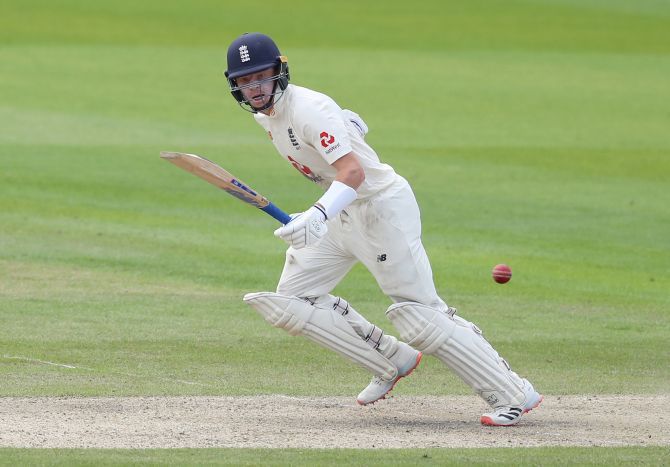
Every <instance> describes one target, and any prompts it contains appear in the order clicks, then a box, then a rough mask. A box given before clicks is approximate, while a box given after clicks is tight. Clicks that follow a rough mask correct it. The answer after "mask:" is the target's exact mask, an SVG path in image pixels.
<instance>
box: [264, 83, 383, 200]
mask: <svg viewBox="0 0 670 467" xmlns="http://www.w3.org/2000/svg"><path fill="white" fill-rule="evenodd" d="M254 117H255V119H256V121H257V122H258V123H259V124H260V125H261V126H262V127H263V128H264V129H265V131H266V132H268V134H269V136H270V139H271V140H272V143H273V144H274V146H275V147H276V148H277V151H279V154H280V155H281V156H282V157H283V158H284V159H286V160H287V161H289V162H290V163H291V164H292V165H293V167H295V168H296V169H297V170H298V171H300V173H301V174H303V175H304V176H305V177H307V178H309V179H310V180H311V181H313V182H315V183H317V184H319V185H320V186H321V187H322V188H323V189H324V190H327V189H328V187H330V184H331V183H332V182H333V180H335V175H336V174H337V170H336V169H335V168H334V167H333V166H332V165H331V164H332V163H333V162H335V161H336V160H337V159H339V158H340V157H342V156H344V155H345V154H348V153H349V152H351V151H354V152H355V153H356V154H357V155H358V160H359V162H360V164H361V166H362V167H363V169H364V171H365V181H364V182H363V184H362V185H361V186H360V187H358V189H357V190H356V191H357V193H358V199H359V200H361V199H365V198H368V197H370V196H372V195H374V194H375V193H377V192H379V191H380V190H383V189H384V188H386V187H388V186H390V185H391V184H392V183H393V182H394V180H395V176H396V174H395V171H394V170H393V168H392V167H391V166H390V165H388V164H383V163H381V162H380V161H379V156H377V153H375V151H374V150H373V149H372V148H371V147H370V146H368V144H367V143H366V142H365V140H364V139H363V137H362V136H361V133H360V130H359V129H358V128H356V127H355V126H354V124H353V123H351V121H350V120H349V118H347V117H346V114H345V113H344V112H343V110H342V109H341V108H340V107H339V106H338V105H337V104H336V103H335V101H333V100H332V99H331V98H330V97H328V96H326V95H325V94H321V93H319V92H316V91H312V90H310V89H307V88H303V87H300V86H295V85H293V84H289V85H288V87H287V89H286V90H285V91H284V94H283V95H282V96H281V98H280V99H279V100H278V101H277V102H276V103H275V105H274V107H273V113H272V114H271V115H269V116H268V115H265V114H262V113H257V114H254Z"/></svg>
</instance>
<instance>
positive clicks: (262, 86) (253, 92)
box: [237, 68, 276, 108]
mask: <svg viewBox="0 0 670 467" xmlns="http://www.w3.org/2000/svg"><path fill="white" fill-rule="evenodd" d="M275 76H276V72H275V69H274V68H268V69H267V70H262V71H259V72H257V73H251V74H250V75H244V76H240V77H239V78H237V85H238V86H239V87H240V91H242V95H243V96H244V99H245V100H246V101H247V102H249V104H251V105H252V106H253V107H256V108H261V107H263V106H264V105H265V104H267V103H268V102H270V99H272V92H273V91H274V85H275V80H274V79H273V78H274V77H275Z"/></svg>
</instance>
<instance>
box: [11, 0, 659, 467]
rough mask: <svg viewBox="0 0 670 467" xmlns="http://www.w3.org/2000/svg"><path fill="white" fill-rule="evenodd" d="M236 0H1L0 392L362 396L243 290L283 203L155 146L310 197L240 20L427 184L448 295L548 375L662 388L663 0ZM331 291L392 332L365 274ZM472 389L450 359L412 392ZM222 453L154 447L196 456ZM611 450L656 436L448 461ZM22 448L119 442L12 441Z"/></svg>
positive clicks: (547, 378) (630, 388) (299, 206)
mask: <svg viewBox="0 0 670 467" xmlns="http://www.w3.org/2000/svg"><path fill="white" fill-rule="evenodd" d="M224 3H227V2H216V1H197V2H189V3H188V5H187V4H186V3H177V2H175V3H170V4H165V2H159V1H143V2H136V1H135V2H131V1H126V0H124V1H116V2H109V3H107V4H105V5H100V4H98V3H97V2H95V3H91V2H85V1H62V2H59V6H58V7H55V6H53V5H52V2H48V1H42V2H40V1H31V0H28V1H22V2H18V1H17V2H11V3H7V2H6V3H3V4H2V5H0V396H46V395H189V394H195V395H198V394H208V395H209V394H211V395H253V394H274V393H283V394H291V395H351V396H352V397H353V396H355V395H356V394H357V393H358V391H360V389H361V388H362V387H363V386H364V385H365V384H366V382H367V376H366V375H365V374H364V373H363V372H362V371H361V370H360V369H358V368H354V367H352V366H351V365H349V364H348V363H346V362H345V361H344V360H342V359H339V358H338V357H335V356H333V355H332V354H330V353H329V352H327V351H325V350H321V349H319V348H317V347H316V346H314V345H312V344H310V343H309V342H307V341H306V340H304V339H296V338H291V337H290V336H288V335H287V334H285V333H283V332H281V331H279V330H277V329H273V328H271V327H270V326H268V325H267V324H266V323H265V322H264V321H263V320H262V319H261V318H260V317H259V316H258V315H257V314H256V313H255V312H253V311H252V310H251V309H249V308H248V307H247V306H246V305H244V304H243V303H242V301H241V297H242V295H243V294H244V293H246V292H249V291H258V290H272V289H273V288H274V286H275V284H276V281H277V279H278V276H279V273H280V271H281V266H282V264H283V252H284V245H283V244H282V242H280V241H279V240H277V239H276V238H274V237H273V236H272V231H273V230H274V228H275V227H276V223H275V222H274V221H273V220H272V219H271V218H269V217H268V216H265V215H263V214H262V213H258V212H255V211H254V210H253V209H250V208H249V207H248V206H245V205H243V204H242V203H239V202H237V201H236V200H234V199H232V198H230V197H228V196H227V195H225V194H224V193H219V192H217V191H216V190H215V189H214V188H212V187H211V186H209V185H207V184H205V183H204V182H202V181H200V180H198V179H196V178H194V177H190V176H188V175H187V174H184V173H183V172H181V171H179V170H178V169H176V168H175V167H172V166H171V165H169V164H167V163H165V162H164V161H161V160H160V158H159V157H158V153H159V151H161V150H176V151H185V152H194V153H197V154H202V155H204V156H206V157H209V158H211V159H213V160H215V161H217V162H219V163H221V164H222V165H223V166H224V167H226V168H228V169H229V170H231V171H232V172H233V173H236V174H237V175H239V176H240V177H241V178H242V179H243V180H245V181H246V182H247V183H249V184H250V185H252V186H254V187H255V188H257V189H258V190H259V191H261V192H262V193H263V194H265V195H266V196H268V197H269V198H271V199H272V200H273V201H274V202H275V203H276V204H278V205H279V206H281V207H283V208H284V209H285V210H286V211H288V212H296V211H301V210H303V209H304V208H305V207H306V206H308V205H309V204H310V203H311V202H312V201H313V200H314V199H315V198H316V197H317V196H318V190H317V188H316V187H315V186H312V185H310V184H308V183H306V182H305V181H304V180H303V178H302V177H301V176H300V175H299V174H298V173H297V172H296V171H295V170H294V169H293V168H292V167H290V166H289V165H288V164H286V163H285V162H283V161H282V160H281V159H280V158H279V157H278V156H277V155H276V154H275V152H274V148H273V147H272V145H271V144H270V142H269V141H268V140H267V138H266V137H265V136H264V134H263V131H262V129H261V128H260V127H259V126H258V125H256V124H255V123H254V122H253V119H252V118H251V117H250V116H249V115H247V114H245V113H244V112H242V111H240V110H239V109H238V108H237V106H236V104H235V103H234V101H233V99H232V98H231V97H230V95H229V93H228V90H227V84H226V82H225V79H224V78H223V76H222V73H221V72H222V70H223V69H224V68H225V48H226V46H227V44H228V42H229V41H231V40H232V39H233V38H234V37H236V36H237V35H238V34H239V33H241V32H244V31H245V30H263V31H264V32H266V33H268V34H270V35H271V36H273V37H274V38H275V39H276V40H277V42H278V43H279V46H280V48H281V49H282V52H283V53H285V54H286V55H288V57H289V61H290V66H291V74H292V81H293V82H294V83H296V84H300V85H306V86H309V87H313V88H315V89H317V90H321V91H324V92H326V93H328V94H330V95H331V96H332V97H333V98H335V99H336V100H337V101H338V103H339V104H340V105H342V106H343V107H348V108H352V109H354V110H356V111H357V112H359V113H360V114H361V115H362V116H363V117H364V118H365V119H366V121H367V123H368V124H369V126H370V128H371V132H370V134H369V136H368V141H369V142H370V143H371V144H372V146H373V147H374V148H375V149H376V150H377V152H378V153H379V154H380V156H381V157H382V159H383V160H384V161H387V162H389V163H390V164H392V165H393V166H394V167H395V168H396V170H397V171H398V172H400V173H401V174H403V175H404V176H405V177H406V178H408V180H409V181H410V182H411V183H412V185H413V187H414V189H415V192H416V195H417V198H418V200H419V203H420V205H421V208H422V213H423V222H424V224H423V225H424V243H425V245H426V248H427V250H428V253H429V255H430V257H431V261H432V265H433V270H434V274H435V279H436V284H437V286H438V289H439V291H440V293H441V294H442V296H443V297H444V298H445V299H446V300H447V301H448V302H449V303H450V304H451V305H453V306H456V307H457V308H459V310H460V312H461V314H462V315H463V316H465V317H466V318H467V319H469V320H472V321H474V322H475V323H477V324H478V325H480V327H482V328H483V329H484V331H485V333H486V335H487V337H488V338H489V340H491V341H492V342H493V344H494V345H495V347H496V348H497V349H498V350H499V351H500V353H501V354H502V355H504V356H505V357H506V358H507V359H508V360H509V361H510V363H511V364H512V365H513V366H514V367H515V368H516V369H518V370H519V371H520V372H521V373H523V374H527V375H528V376H530V377H531V378H532V380H533V382H534V383H535V384H536V386H537V387H538V388H539V389H540V390H542V391H543V392H545V393H547V394H585V393H587V394H588V393H617V394H640V393H649V394H653V393H666V392H667V387H668V383H669V382H670V365H669V364H668V363H669V362H670V350H669V349H668V346H667V342H668V340H670V322H669V321H670V320H668V309H669V305H670V297H669V295H668V290H670V274H669V268H668V264H670V236H669V235H668V232H670V208H668V206H669V205H670V192H669V191H668V186H669V185H668V182H669V181H670V177H669V176H668V174H670V133H669V132H668V129H669V128H670V113H669V112H668V107H667V103H668V102H669V101H670V87H668V76H670V56H669V54H670V32H668V31H670V5H669V4H668V3H667V2H662V1H653V0H648V1H639V2H628V1H624V0H614V1H606V0H582V1H579V2H577V1H570V0H547V1H531V0H526V1H509V2H504V6H503V2H495V1H483V0H479V1H472V2H441V1H437V0H435V1H427V2H420V3H417V4H416V5H413V8H412V10H411V11H409V10H408V7H407V5H406V4H405V3H404V2H395V1H393V2H385V5H386V6H385V7H384V9H383V10H380V8H379V6H378V5H376V4H375V3H374V2H369V3H363V2H353V1H347V2H338V3H337V6H336V5H334V4H332V2H327V3H326V2H311V1H306V0H305V1H296V2H289V4H282V6H281V7H280V6H279V5H265V4H263V6H262V7H259V8H260V9H261V10H264V11H265V12H264V13H263V14H260V15H259V16H260V17H262V18H264V19H263V21H262V22H260V23H259V22H257V21H255V20H254V21H251V20H248V21H245V20H244V18H245V17H246V18H249V19H250V18H251V16H250V12H249V11H247V9H246V8H245V7H241V6H236V4H235V3H233V2H229V3H228V5H227V6H226V5H224ZM271 19H272V21H270V20H271ZM500 262H505V263H508V264H510V266H511V267H512V269H513V271H514V277H513V279H512V281H511V282H510V283H509V284H507V285H504V286H500V285H497V284H495V283H493V282H492V281H491V279H490V269H491V267H492V266H493V265H494V264H496V263H500ZM335 292H336V293H337V294H340V295H342V296H344V297H346V298H347V299H348V300H349V301H350V302H352V303H353V304H354V306H356V308H357V309H359V311H361V312H363V313H364V314H365V315H366V316H368V317H369V318H370V319H371V320H372V321H374V322H377V323H378V324H383V325H384V327H386V328H387V329H388V330H389V331H392V329H391V326H390V324H389V323H388V322H387V321H386V319H385V317H384V310H385V309H386V307H387V306H388V305H389V302H388V299H386V298H385V297H384V296H383V295H382V294H381V293H380V292H379V291H378V289H377V287H376V285H375V283H374V280H373V279H372V278H371V277H370V275H369V274H368V273H367V272H366V271H365V270H363V269H362V268H356V269H354V271H353V272H352V273H351V274H350V275H349V276H348V277H347V279H345V281H344V282H343V283H342V284H341V285H340V286H339V287H338V288H337V289H336V291H335ZM469 392H470V391H469V389H468V388H467V387H465V386H464V385H463V384H462V383H461V382H460V381H458V380H457V379H456V378H455V377H454V376H452V375H451V374H450V373H449V372H448V371H445V369H444V368H443V367H442V366H441V364H439V363H438V362H437V361H436V360H435V359H426V360H425V362H424V363H423V364H422V366H421V371H420V377H419V378H410V379H408V381H407V382H405V383H404V384H403V385H400V386H398V388H397V389H396V390H395V393H397V394H406V395H412V394H435V395H441V394H452V393H455V394H468V393H469ZM222 452H224V451H217V450H201V451H200V450H195V451H175V452H167V453H164V452H161V451H155V453H156V456H160V457H159V459H160V460H159V462H169V459H170V456H176V458H180V457H179V456H192V457H185V458H183V461H184V462H193V463H198V462H210V461H211V460H212V459H216V458H217V456H220V455H221V453H222ZM230 452H234V453H235V454H234V455H235V456H237V457H236V459H237V463H244V462H250V463H253V462H254V460H253V459H254V456H263V455H264V454H263V453H260V454H259V452H257V451H249V452H245V451H230ZM666 452H667V451H666ZM54 453H55V454H54ZM606 453H615V454H616V453H619V454H621V455H622V456H625V455H628V454H630V455H631V456H633V458H634V459H637V460H640V459H642V460H644V461H646V462H651V463H655V462H657V461H658V457H655V456H660V451H659V450H653V449H652V450H646V449H622V450H598V451H588V450H583V449H554V448H547V449H546V450H537V451H536V450H527V451H526V450H521V451H520V450H514V451H506V450H487V451H478V450H470V451H459V452H458V454H455V453H454V452H452V451H449V452H443V451H434V452H432V453H431V456H432V458H433V460H434V461H435V462H436V463H437V462H438V460H437V459H441V460H440V461H439V462H442V461H444V462H449V461H450V459H451V457H449V456H453V455H458V456H460V455H462V456H465V457H463V458H460V460H461V461H463V462H465V461H466V460H468V459H469V461H471V462H483V461H485V460H486V457H487V456H500V457H499V458H500V459H501V460H500V462H509V463H513V462H514V456H517V455H518V456H522V459H524V460H527V461H528V462H531V463H532V462H533V457H532V456H535V455H537V456H547V457H546V459H552V458H553V456H557V457H556V458H560V459H571V458H574V459H575V462H579V463H581V462H589V463H591V462H593V463H598V462H601V461H602V460H603V459H606V458H607V457H606V456H608V455H610V454H606ZM423 454H424V450H415V451H409V452H407V456H408V458H409V459H412V458H414V461H416V457H417V456H418V457H421V456H422V455H423ZM50 455H51V456H53V457H50ZM104 455H105V456H107V455H110V454H109V453H105V454H104ZM115 455H118V458H117V460H118V462H120V463H123V462H132V460H126V458H125V456H132V455H133V454H132V453H129V452H126V451H119V452H117V453H116V454H115ZM143 455H145V454H143ZM146 455H149V456H151V455H153V454H146ZM284 455H286V456H287V457H286V458H285V459H286V460H285V462H287V463H288V462H291V463H299V462H301V460H300V459H302V458H303V457H302V456H308V457H309V459H310V461H309V462H311V463H319V462H323V463H327V462H331V461H332V460H331V459H333V458H335V459H337V456H339V455H340V453H337V454H333V453H328V452H324V451H313V452H311V451H300V454H298V452H297V451H287V452H285V453H282V454H281V456H284ZM384 455H385V454H381V455H380V456H384ZM11 456H15V458H17V459H19V458H20V457H21V456H26V457H25V460H26V461H29V460H31V459H35V460H36V461H38V462H47V460H48V459H52V460H54V461H55V462H58V461H59V460H62V461H63V462H65V463H70V462H82V463H86V462H89V460H87V459H89V456H92V457H93V458H94V459H92V460H90V462H95V463H98V462H99V459H95V457H96V456H98V454H97V452H96V451H62V452H58V451H46V452H45V453H43V452H40V453H34V452H31V451H17V450H0V458H4V457H7V458H12V457H11ZM16 456H19V457H16ZM31 456H36V457H35V458H33V457H31ZM42 456H44V457H42ZM162 456H168V457H167V458H166V457H162ZM389 456H395V453H393V452H391V453H390V454H389ZM440 456H444V457H440ZM467 456H472V457H467ZM480 456H484V457H480ZM507 456H511V457H507ZM571 456H573V457H571ZM582 456H586V458H584V457H582ZM589 456H591V457H589ZM540 458H542V457H540ZM392 459H393V458H392V457H389V458H382V457H380V458H379V459H378V460H379V461H380V462H388V463H391V462H392ZM612 459H614V457H612ZM622 459H624V458H623V457H622ZM144 460H149V461H150V460H151V458H150V457H148V458H146V459H144ZM178 462H179V461H178ZM263 463H265V460H264V461H263Z"/></svg>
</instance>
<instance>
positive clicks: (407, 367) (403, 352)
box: [356, 342, 423, 405]
mask: <svg viewBox="0 0 670 467" xmlns="http://www.w3.org/2000/svg"><path fill="white" fill-rule="evenodd" d="M422 355H423V354H422V353H421V352H419V351H418V350H415V349H413V348H412V347H410V346H409V345H407V344H405V343H404V342H398V350H397V351H396V353H395V354H393V356H392V357H390V358H389V360H391V362H393V363H394V364H395V365H396V367H397V368H398V374H397V376H396V377H395V378H393V379H391V380H386V379H383V378H381V377H379V376H373V377H372V381H370V384H368V385H367V387H366V388H365V389H363V390H362V391H361V393H360V394H359V395H358V397H357V398H356V402H358V403H359V404H360V405H368V404H373V403H375V402H377V401H378V400H380V399H385V398H386V395H387V394H388V393H389V392H391V390H392V389H393V386H395V384H396V383H397V382H398V381H399V380H400V378H404V377H405V376H407V375H409V374H410V373H411V372H412V371H414V369H415V368H416V367H417V366H419V362H421V357H422Z"/></svg>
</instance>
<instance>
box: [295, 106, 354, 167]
mask: <svg viewBox="0 0 670 467" xmlns="http://www.w3.org/2000/svg"><path fill="white" fill-rule="evenodd" d="M295 121H296V122H297V123H298V125H296V126H297V127H298V128H300V130H301V133H302V135H301V136H302V139H303V140H304V141H306V142H307V143H308V144H310V145H311V146H312V147H313V148H314V149H316V151H317V152H318V153H319V154H321V156H322V157H323V158H324V159H325V160H326V162H328V164H332V163H333V162H335V161H336V160H338V159H339V158H340V157H342V156H344V155H345V154H348V153H350V152H351V151H352V148H351V140H350V139H349V133H348V131H347V127H346V125H345V123H344V120H343V118H342V109H341V108H340V107H339V106H338V105H337V104H336V103H335V101H333V100H332V99H331V98H329V97H328V96H325V95H323V94H321V95H320V96H319V98H318V99H314V100H310V101H309V102H303V103H302V104H301V105H300V106H299V107H297V108H296V114H295Z"/></svg>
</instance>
